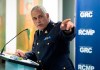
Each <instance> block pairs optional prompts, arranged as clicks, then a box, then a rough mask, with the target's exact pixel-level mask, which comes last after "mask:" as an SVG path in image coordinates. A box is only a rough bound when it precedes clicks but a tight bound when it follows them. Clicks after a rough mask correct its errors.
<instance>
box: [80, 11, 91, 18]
mask: <svg viewBox="0 0 100 70" xmlns="http://www.w3.org/2000/svg"><path fill="white" fill-rule="evenodd" d="M80 17H81V18H92V17H93V11H80Z"/></svg>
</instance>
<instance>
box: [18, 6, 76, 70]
mask: <svg viewBox="0 0 100 70" xmlns="http://www.w3.org/2000/svg"><path fill="white" fill-rule="evenodd" d="M31 16H32V20H33V22H34V24H35V26H36V27H37V29H38V30H37V31H36V32H35V35H34V43H33V47H32V50H31V51H30V52H27V53H24V52H22V51H21V50H17V51H16V55H18V56H21V57H24V58H28V59H31V60H33V61H36V62H38V63H39V64H40V66H39V68H37V70H42V69H43V70H74V66H73V64H72V62H71V60H70V59H69V52H70V51H69V45H70V41H71V40H72V39H73V38H74V37H75V32H74V30H75V26H74V24H73V23H72V22H71V20H70V19H66V20H64V21H62V22H58V23H54V22H52V21H51V20H50V18H49V14H48V13H47V12H46V10H45V9H44V8H43V7H41V6H35V7H33V9H32V11H31Z"/></svg>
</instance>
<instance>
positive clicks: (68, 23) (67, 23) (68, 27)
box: [60, 19, 74, 31]
mask: <svg viewBox="0 0 100 70" xmlns="http://www.w3.org/2000/svg"><path fill="white" fill-rule="evenodd" d="M73 27H74V24H73V23H72V22H71V19H65V20H64V21H62V23H61V25H60V29H61V30H68V31H71V29H72V28H73Z"/></svg>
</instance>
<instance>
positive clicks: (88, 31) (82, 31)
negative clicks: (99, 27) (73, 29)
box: [78, 29, 95, 35]
mask: <svg viewBox="0 0 100 70" xmlns="http://www.w3.org/2000/svg"><path fill="white" fill-rule="evenodd" d="M94 33H95V30H92V29H80V30H78V35H93V34H94Z"/></svg>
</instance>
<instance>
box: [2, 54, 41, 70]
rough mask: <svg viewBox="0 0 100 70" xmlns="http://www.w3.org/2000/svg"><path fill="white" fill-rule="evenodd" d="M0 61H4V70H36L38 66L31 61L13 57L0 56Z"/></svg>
mask: <svg viewBox="0 0 100 70" xmlns="http://www.w3.org/2000/svg"><path fill="white" fill-rule="evenodd" d="M0 59H3V60H5V70H36V68H37V67H38V66H39V64H38V63H36V62H34V61H32V60H29V59H27V60H24V59H21V58H20V57H18V56H14V55H8V54H4V55H0Z"/></svg>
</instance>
